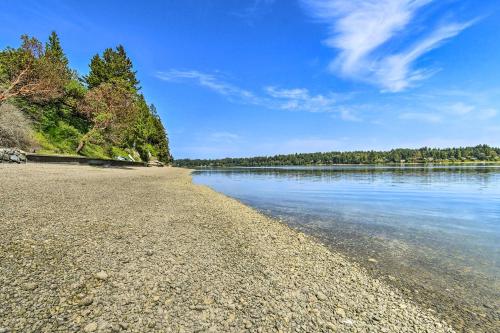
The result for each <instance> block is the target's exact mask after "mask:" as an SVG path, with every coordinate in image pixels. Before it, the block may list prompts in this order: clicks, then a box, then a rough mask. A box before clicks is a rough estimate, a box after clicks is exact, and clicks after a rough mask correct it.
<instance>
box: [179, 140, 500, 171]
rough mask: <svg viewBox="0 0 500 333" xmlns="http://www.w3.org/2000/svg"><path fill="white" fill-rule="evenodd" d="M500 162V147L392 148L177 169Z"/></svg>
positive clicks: (183, 162) (189, 162)
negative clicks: (388, 149)
mask: <svg viewBox="0 0 500 333" xmlns="http://www.w3.org/2000/svg"><path fill="white" fill-rule="evenodd" d="M482 161H490V162H496V161H498V162H500V148H495V147H490V146H488V145H478V146H475V147H460V148H428V147H423V148H419V149H404V148H398V149H392V150H390V151H351V152H341V151H332V152H325V153H321V152H318V153H301V154H286V155H274V156H258V157H244V158H223V159H178V160H175V161H174V165H175V166H179V167H186V168H196V167H238V166H242V167H257V166H285V165H292V166H293V165H295V166H297V165H334V164H390V163H462V162H482Z"/></svg>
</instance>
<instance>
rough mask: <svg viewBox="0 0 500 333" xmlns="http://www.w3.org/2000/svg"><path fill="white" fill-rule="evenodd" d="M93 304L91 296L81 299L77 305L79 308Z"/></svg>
mask: <svg viewBox="0 0 500 333" xmlns="http://www.w3.org/2000/svg"><path fill="white" fill-rule="evenodd" d="M93 302H94V299H93V298H92V296H87V297H85V298H83V299H82V300H81V301H80V302H79V303H78V304H79V305H81V306H89V305H90V304H92V303H93Z"/></svg>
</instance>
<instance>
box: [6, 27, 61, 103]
mask: <svg viewBox="0 0 500 333" xmlns="http://www.w3.org/2000/svg"><path fill="white" fill-rule="evenodd" d="M21 40H22V45H21V47H19V48H18V49H12V48H8V49H7V50H5V51H2V52H0V104H1V103H3V102H4V101H6V100H7V99H9V98H14V97H22V98H27V99H30V100H32V101H38V102H42V101H48V100H52V99H56V98H59V97H61V96H62V95H63V93H64V86H65V85H66V83H67V82H68V80H69V77H68V76H67V75H66V71H67V67H66V66H65V65H64V64H62V63H60V62H54V61H51V59H50V58H49V57H47V56H46V55H45V52H44V48H43V46H42V43H40V41H38V40H37V39H36V38H33V37H29V36H27V35H23V36H21Z"/></svg>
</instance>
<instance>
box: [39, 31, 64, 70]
mask: <svg viewBox="0 0 500 333" xmlns="http://www.w3.org/2000/svg"><path fill="white" fill-rule="evenodd" d="M45 56H46V57H47V58H49V59H50V60H51V61H53V62H59V63H61V64H63V65H64V66H65V67H67V66H68V58H67V57H66V55H65V54H64V51H63V49H62V47H61V42H60V40H59V36H57V33H56V32H55V31H52V33H51V34H50V36H49V40H48V41H47V43H46V44H45Z"/></svg>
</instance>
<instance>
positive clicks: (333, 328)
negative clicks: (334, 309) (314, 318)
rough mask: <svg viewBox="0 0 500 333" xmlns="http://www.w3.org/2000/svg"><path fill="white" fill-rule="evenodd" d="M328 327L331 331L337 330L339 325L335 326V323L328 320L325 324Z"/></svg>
mask: <svg viewBox="0 0 500 333" xmlns="http://www.w3.org/2000/svg"><path fill="white" fill-rule="evenodd" d="M325 326H326V328H328V329H329V330H330V331H333V332H335V331H336V330H337V326H335V324H333V323H330V322H327V323H326V324H325Z"/></svg>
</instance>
